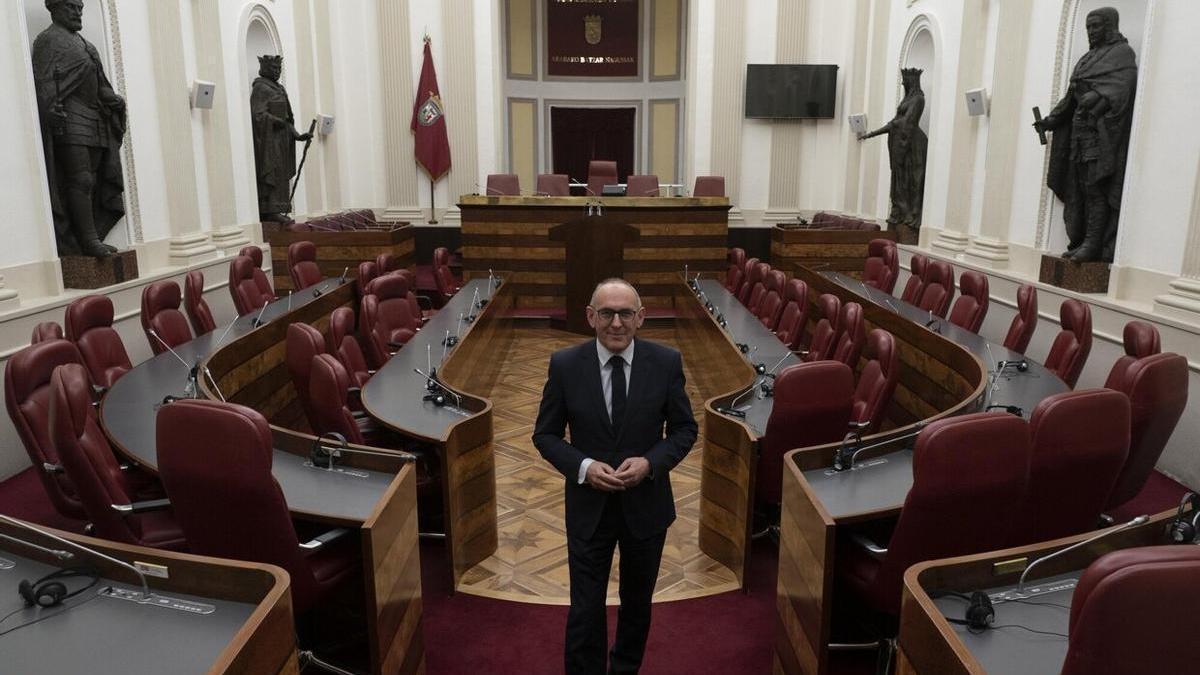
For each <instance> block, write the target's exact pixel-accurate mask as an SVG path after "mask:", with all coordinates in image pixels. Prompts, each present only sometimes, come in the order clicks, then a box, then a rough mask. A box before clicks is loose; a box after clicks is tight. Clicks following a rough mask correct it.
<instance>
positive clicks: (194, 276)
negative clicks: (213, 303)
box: [183, 270, 217, 335]
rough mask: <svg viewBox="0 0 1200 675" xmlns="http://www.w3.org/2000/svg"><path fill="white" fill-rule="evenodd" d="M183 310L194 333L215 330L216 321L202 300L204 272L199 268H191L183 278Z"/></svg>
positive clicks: (201, 333)
mask: <svg viewBox="0 0 1200 675" xmlns="http://www.w3.org/2000/svg"><path fill="white" fill-rule="evenodd" d="M183 310H184V312H186V313H187V317H188V321H189V322H191V324H192V330H193V331H195V333H196V335H204V334H205V333H210V332H212V331H214V330H216V328H217V321H216V319H214V318H213V315H212V310H211V309H209V308H208V302H206V301H205V300H204V273H203V272H201V271H200V270H192V271H190V272H188V273H187V276H185V277H184V278H183Z"/></svg>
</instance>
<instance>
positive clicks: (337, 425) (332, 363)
mask: <svg viewBox="0 0 1200 675" xmlns="http://www.w3.org/2000/svg"><path fill="white" fill-rule="evenodd" d="M310 373H311V374H310V379H309V393H310V394H311V396H312V407H313V416H314V417H313V424H312V427H313V432H314V433H317V434H330V433H338V434H341V435H342V436H345V437H346V440H347V441H349V442H351V443H354V444H356V445H362V444H364V443H366V436H365V435H364V434H363V430H362V429H361V428H360V427H359V422H358V420H356V419H355V417H354V413H353V412H352V411H351V410H350V388H351V387H353V386H354V385H353V383H352V382H351V381H350V373H348V372H346V369H345V368H344V367H343V366H342V364H341V362H340V361H338V360H337V359H336V358H334V357H333V356H332V355H330V354H317V355H316V356H314V357H313V359H312V364H311V366H310Z"/></svg>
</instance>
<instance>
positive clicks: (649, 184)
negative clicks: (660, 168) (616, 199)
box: [625, 174, 659, 197]
mask: <svg viewBox="0 0 1200 675" xmlns="http://www.w3.org/2000/svg"><path fill="white" fill-rule="evenodd" d="M625 196H626V197H657V196H659V194H658V176H654V175H638V174H634V175H631V176H630V177H629V178H627V179H626V181H625Z"/></svg>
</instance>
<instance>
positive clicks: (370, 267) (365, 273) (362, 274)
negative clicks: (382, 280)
mask: <svg viewBox="0 0 1200 675" xmlns="http://www.w3.org/2000/svg"><path fill="white" fill-rule="evenodd" d="M378 276H379V267H378V266H377V265H376V264H375V263H374V262H372V261H370V260H364V261H362V262H360V263H358V295H359V297H362V296H364V295H366V294H367V287H368V286H370V285H371V282H372V281H374V280H375V278H376V277H378Z"/></svg>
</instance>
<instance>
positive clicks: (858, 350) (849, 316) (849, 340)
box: [831, 302, 867, 370]
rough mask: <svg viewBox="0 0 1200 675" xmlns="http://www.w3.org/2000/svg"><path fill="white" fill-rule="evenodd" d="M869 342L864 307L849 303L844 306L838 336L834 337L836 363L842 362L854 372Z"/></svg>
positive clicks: (833, 355)
mask: <svg viewBox="0 0 1200 675" xmlns="http://www.w3.org/2000/svg"><path fill="white" fill-rule="evenodd" d="M866 341H867V326H866V322H865V321H864V319H863V308H862V305H860V304H858V303H857V302H847V303H846V304H844V305H842V311H841V316H840V318H839V319H838V326H837V335H836V337H834V339H833V342H834V345H833V354H832V355H831V358H832V359H833V360H834V361H841V362H842V363H844V364H846V365H847V366H850V369H851V370H853V369H854V368H855V367H856V366H857V365H858V358H859V357H860V356H862V350H863V345H864V344H866Z"/></svg>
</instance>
